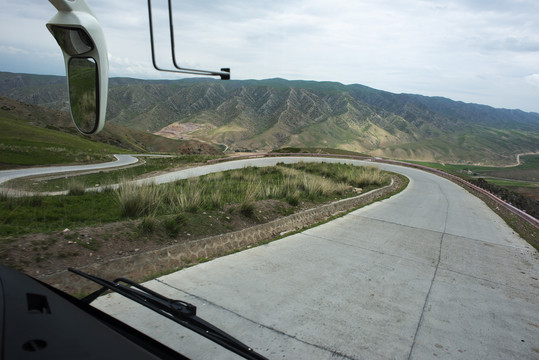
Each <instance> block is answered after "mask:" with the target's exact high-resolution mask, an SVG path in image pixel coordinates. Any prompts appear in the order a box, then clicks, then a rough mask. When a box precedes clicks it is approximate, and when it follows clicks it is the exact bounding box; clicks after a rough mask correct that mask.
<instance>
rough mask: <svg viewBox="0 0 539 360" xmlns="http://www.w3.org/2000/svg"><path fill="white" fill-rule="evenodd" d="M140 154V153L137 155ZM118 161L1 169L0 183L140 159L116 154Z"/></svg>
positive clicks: (117, 165) (126, 162)
mask: <svg viewBox="0 0 539 360" xmlns="http://www.w3.org/2000/svg"><path fill="white" fill-rule="evenodd" d="M137 156H138V155H137ZM114 157H115V158H116V161H110V162H106V163H97V164H89V165H65V166H47V167H33V168H27V169H16V170H2V171H0V185H2V184H3V183H5V182H6V181H9V180H13V179H17V178H21V177H26V176H35V175H48V174H58V173H67V172H75V171H91V170H103V169H110V168H115V167H120V166H126V165H131V164H134V163H136V162H138V159H137V158H136V157H134V156H132V155H114Z"/></svg>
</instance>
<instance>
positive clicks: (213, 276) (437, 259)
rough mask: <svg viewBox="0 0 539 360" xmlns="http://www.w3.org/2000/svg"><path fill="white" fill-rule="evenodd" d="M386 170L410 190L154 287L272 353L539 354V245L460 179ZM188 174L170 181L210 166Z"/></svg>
mask: <svg viewBox="0 0 539 360" xmlns="http://www.w3.org/2000/svg"><path fill="white" fill-rule="evenodd" d="M297 160H298V159H297V158H281V159H251V160H248V161H245V160H243V161H237V162H232V163H225V164H219V165H217V166H213V167H204V168H199V169H198V170H196V171H198V172H200V173H204V172H209V171H217V170H220V169H222V168H221V167H222V166H226V167H227V168H230V167H242V166H248V165H270V164H273V163H276V162H278V161H286V162H292V161H297ZM304 160H305V161H320V159H312V158H307V159H304ZM324 161H328V160H327V159H326V160H324ZM330 161H333V160H330ZM334 161H340V162H344V160H334ZM346 162H353V163H358V164H365V162H360V161H346ZM377 165H378V166H380V167H382V168H384V169H388V170H392V171H396V172H400V173H403V174H405V175H406V176H408V177H409V178H410V179H411V182H410V185H409V187H408V188H407V189H406V190H405V191H404V192H402V193H400V194H398V195H396V196H394V197H392V198H390V199H386V200H384V201H381V202H378V203H375V204H372V205H370V206H368V207H365V208H362V209H360V210H357V211H354V212H352V213H350V214H348V215H346V216H344V217H342V218H339V219H337V220H335V221H332V222H329V223H327V224H324V225H321V226H318V227H316V228H312V229H309V230H307V231H304V232H302V233H299V234H296V235H292V236H289V237H287V238H284V239H281V240H278V241H275V242H272V243H270V244H267V245H264V246H259V247H256V248H252V249H249V250H247V251H243V252H240V253H237V254H234V255H229V256H226V257H222V258H219V259H216V260H213V261H210V262H207V263H203V264H200V265H197V266H194V267H191V268H187V269H184V270H182V271H178V272H176V273H173V274H170V275H167V276H163V277H161V278H159V279H156V280H152V281H150V282H148V283H146V284H145V285H146V286H148V287H150V288H152V289H154V290H157V291H159V292H160V293H162V294H163V295H165V296H168V297H172V298H176V299H181V300H185V301H188V302H191V303H193V304H194V305H196V306H197V307H198V315H199V316H201V317H202V318H204V319H206V320H208V321H210V322H212V323H214V324H215V325H216V326H218V327H220V328H222V329H223V330H225V331H228V332H230V333H231V334H232V335H233V336H235V337H237V338H238V339H240V340H241V341H243V342H244V343H246V344H248V345H250V346H252V347H253V348H255V350H256V351H258V352H260V353H262V354H263V355H265V356H267V357H268V358H270V359H277V358H280V359H329V358H344V359H433V358H440V359H538V358H539V300H538V299H539V296H538V295H539V280H538V279H539V255H538V253H537V251H536V250H535V249H533V248H532V247H531V246H530V245H528V244H527V243H526V242H525V241H524V240H523V239H521V238H520V237H519V236H518V235H516V234H514V233H513V232H512V230H511V229H510V228H509V227H507V225H506V224H505V223H504V222H503V221H502V220H501V219H500V218H499V217H498V216H497V215H496V214H495V213H494V212H492V211H491V210H490V209H489V208H488V207H487V206H486V205H485V204H484V203H482V202H481V201H480V200H479V199H477V198H475V197H474V196H472V195H470V194H469V193H468V192H466V191H465V190H463V189H462V188H460V187H459V186H457V185H455V184H453V183H451V182H450V181H448V180H446V179H443V178H440V177H438V176H436V175H433V174H430V173H426V172H423V171H420V170H416V169H409V168H403V167H397V166H393V165H385V164H377ZM212 169H213V170H212ZM188 171H189V174H187V173H183V174H176V175H170V176H171V177H177V176H196V175H197V174H195V173H191V171H195V170H194V169H188ZM162 180H163V181H165V180H164V179H162ZM159 181H160V182H161V180H159ZM119 275H120V274H119ZM94 304H95V306H97V307H98V308H100V309H102V310H104V311H105V312H107V313H110V314H112V315H114V316H115V317H117V318H119V319H121V320H123V321H125V322H127V323H128V324H131V325H132V326H134V327H136V328H138V329H141V330H142V331H144V332H146V333H148V334H149V335H150V336H153V337H155V338H156V339H158V340H159V341H161V342H163V343H165V344H167V345H168V346H170V347H172V348H174V349H177V350H178V351H180V352H182V353H184V354H185V355H187V356H189V357H192V358H194V359H235V358H237V357H236V356H235V355H234V354H232V353H230V352H229V351H227V350H225V349H222V348H221V347H219V346H218V345H214V344H212V343H210V342H209V341H207V340H205V339H204V338H201V337H199V336H198V335H196V334H194V333H191V332H189V331H188V330H185V329H183V328H182V327H180V326H179V325H176V324H175V323H172V322H170V321H169V320H167V319H165V318H162V317H160V316H158V315H156V314H155V313H153V312H151V311H149V310H146V309H144V308H142V307H141V306H140V305H137V304H133V303H130V302H129V301H128V300H126V299H124V298H122V297H120V296H118V295H114V294H112V295H106V296H104V297H101V298H100V299H98V300H97V301H96V302H95V303H94Z"/></svg>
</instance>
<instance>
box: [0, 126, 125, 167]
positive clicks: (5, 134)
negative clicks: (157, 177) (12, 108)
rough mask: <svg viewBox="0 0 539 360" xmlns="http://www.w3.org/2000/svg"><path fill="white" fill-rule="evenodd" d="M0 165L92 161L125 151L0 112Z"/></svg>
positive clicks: (13, 165) (12, 165)
mask: <svg viewBox="0 0 539 360" xmlns="http://www.w3.org/2000/svg"><path fill="white" fill-rule="evenodd" d="M0 128H1V129H2V131H0V159H1V160H0V168H4V169H5V168H12V167H15V166H32V165H45V164H46V165H49V164H66V163H75V162H90V161H92V162H95V161H102V160H105V159H109V158H110V154H113V153H121V152H125V150H124V149H121V148H119V147H116V146H112V145H107V144H102V143H98V142H95V141H92V140H89V139H86V138H82V137H79V136H76V135H72V134H67V133H64V132H60V131H57V130H53V129H47V128H40V127H37V126H34V125H30V124H28V123H26V122H24V121H22V120H15V119H10V118H7V117H5V116H2V115H0Z"/></svg>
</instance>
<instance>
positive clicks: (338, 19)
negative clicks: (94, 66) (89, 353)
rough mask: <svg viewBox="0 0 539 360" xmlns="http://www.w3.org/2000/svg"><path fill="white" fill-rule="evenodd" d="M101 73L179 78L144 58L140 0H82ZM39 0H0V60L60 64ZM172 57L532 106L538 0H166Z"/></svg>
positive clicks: (537, 106) (159, 12) (39, 70)
mask: <svg viewBox="0 0 539 360" xmlns="http://www.w3.org/2000/svg"><path fill="white" fill-rule="evenodd" d="M87 3H88V5H89V6H90V7H91V8H92V10H93V12H94V13H95V15H96V17H97V19H98V20H99V22H100V24H101V26H102V28H103V31H104V33H105V38H106V41H107V47H108V53H109V62H110V68H109V76H110V77H117V76H127V77H134V78H142V79H162V78H167V79H179V78H183V77H185V75H182V74H172V73H163V72H158V71H157V70H155V69H153V66H152V64H151V51H150V40H149V39H150V37H149V30H148V29H149V27H148V9H147V1H146V0H115V1H110V0H87ZM152 4H153V14H154V25H155V27H156V28H155V35H156V53H157V62H158V64H159V66H160V67H164V68H167V67H168V68H170V67H171V66H172V65H171V60H170V59H171V52H170V38H169V34H168V17H167V16H168V12H167V11H166V1H165V0H153V1H152ZM55 13H56V9H55V8H54V7H53V6H52V5H51V4H50V3H49V2H48V1H45V0H16V1H3V3H2V5H1V12H0V34H1V35H0V71H8V72H21V73H34V74H52V75H65V68H64V63H63V58H62V54H61V51H60V48H59V47H58V45H57V43H56V41H55V40H54V38H53V37H52V35H51V34H50V33H49V32H48V31H47V29H46V28H45V24H46V22H47V21H48V20H49V19H50V18H51V17H52V16H53V15H54V14H55ZM173 15H174V28H175V42H176V57H177V59H178V62H179V64H180V65H181V66H182V67H189V68H200V69H204V70H219V69H220V68H222V67H230V68H231V69H232V79H238V80H242V79H267V78H276V77H280V78H285V79H289V80H317V81H337V82H341V83H343V84H362V85H366V86H370V87H372V88H375V89H380V90H385V91H390V92H393V93H412V94H421V95H427V96H443V97H448V98H451V99H453V100H457V101H463V102H468V103H470V102H471V103H479V104H485V105H490V106H493V107H497V108H509V109H521V110H524V111H533V112H539V1H537V0H272V1H267V0H264V1H262V0H173Z"/></svg>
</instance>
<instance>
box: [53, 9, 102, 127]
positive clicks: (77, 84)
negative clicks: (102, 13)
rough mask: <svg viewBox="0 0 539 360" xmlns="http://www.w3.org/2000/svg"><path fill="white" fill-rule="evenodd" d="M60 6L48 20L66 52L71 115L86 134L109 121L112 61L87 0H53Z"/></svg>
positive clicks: (59, 43)
mask: <svg viewBox="0 0 539 360" xmlns="http://www.w3.org/2000/svg"><path fill="white" fill-rule="evenodd" d="M49 2H50V3H51V4H52V5H53V6H54V7H55V8H56V9H57V10H58V13H57V14H56V15H55V16H53V17H52V18H51V19H50V20H49V22H48V23H47V28H48V29H49V31H50V32H51V34H52V35H53V36H54V38H55V39H56V41H57V42H58V45H60V48H61V49H62V53H63V55H64V61H65V67H66V75H67V86H68V90H69V103H70V108H71V116H72V118H73V122H74V123H75V126H76V127H77V129H78V130H79V131H80V132H81V133H83V134H86V135H91V134H95V133H98V132H99V131H101V129H103V126H104V125H105V116H106V110H107V95H108V84H109V78H108V72H109V62H108V57H107V56H108V54H107V47H106V43H105V36H104V34H103V30H102V29H101V26H100V25H99V23H98V21H97V19H96V17H95V15H94V14H93V12H92V11H91V10H90V8H89V7H88V4H86V1H85V0H49Z"/></svg>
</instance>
